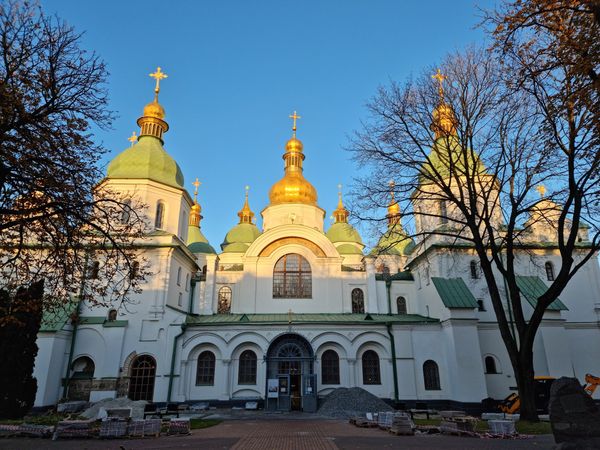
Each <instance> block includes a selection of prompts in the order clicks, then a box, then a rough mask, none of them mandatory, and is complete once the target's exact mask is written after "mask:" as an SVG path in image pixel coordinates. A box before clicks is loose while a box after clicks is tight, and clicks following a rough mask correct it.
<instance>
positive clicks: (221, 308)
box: [217, 286, 231, 314]
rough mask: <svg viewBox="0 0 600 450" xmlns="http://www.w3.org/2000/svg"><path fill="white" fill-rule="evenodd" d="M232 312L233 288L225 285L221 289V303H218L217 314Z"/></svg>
mask: <svg viewBox="0 0 600 450" xmlns="http://www.w3.org/2000/svg"><path fill="white" fill-rule="evenodd" d="M230 312H231V288H230V287H229V286H223V287H222V288H221V289H219V303H218V304H217V314H229V313H230Z"/></svg>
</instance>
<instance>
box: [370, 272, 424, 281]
mask: <svg viewBox="0 0 600 450" xmlns="http://www.w3.org/2000/svg"><path fill="white" fill-rule="evenodd" d="M375 280H377V281H386V280H392V281H413V280H414V278H413V276H412V273H410V270H405V271H404V272H398V273H392V274H389V275H388V274H385V273H376V274H375Z"/></svg>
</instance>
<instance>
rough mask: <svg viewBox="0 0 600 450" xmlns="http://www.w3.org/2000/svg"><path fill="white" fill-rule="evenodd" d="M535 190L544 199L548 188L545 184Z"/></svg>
mask: <svg viewBox="0 0 600 450" xmlns="http://www.w3.org/2000/svg"><path fill="white" fill-rule="evenodd" d="M535 190H536V191H538V192H539V194H540V197H541V198H544V195H545V194H546V187H545V186H544V185H543V184H540V185H538V186H537V187H536V188H535Z"/></svg>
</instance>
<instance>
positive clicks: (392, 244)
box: [371, 229, 415, 255]
mask: <svg viewBox="0 0 600 450" xmlns="http://www.w3.org/2000/svg"><path fill="white" fill-rule="evenodd" d="M414 248H415V241H414V240H412V238H410V237H408V236H407V235H406V233H404V232H399V231H396V230H394V229H389V230H387V231H386V232H385V233H384V234H383V235H382V236H381V238H379V242H378V243H377V246H376V247H375V248H374V249H373V250H372V251H371V254H372V255H378V254H383V255H409V254H410V253H411V252H412V251H413V249H414Z"/></svg>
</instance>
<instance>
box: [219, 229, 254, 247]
mask: <svg viewBox="0 0 600 450" xmlns="http://www.w3.org/2000/svg"><path fill="white" fill-rule="evenodd" d="M258 236H260V230H259V229H258V227H257V226H256V225H254V224H253V223H238V224H237V225H236V226H234V227H233V228H232V229H231V230H229V233H227V235H226V236H225V239H224V240H223V243H222V244H221V249H222V250H223V251H224V252H245V251H246V249H247V248H248V247H249V246H250V244H252V243H253V242H254V241H255V240H256V238H257V237H258ZM234 244H236V245H234ZM239 244H242V245H239Z"/></svg>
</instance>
